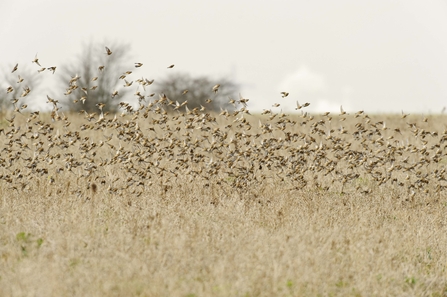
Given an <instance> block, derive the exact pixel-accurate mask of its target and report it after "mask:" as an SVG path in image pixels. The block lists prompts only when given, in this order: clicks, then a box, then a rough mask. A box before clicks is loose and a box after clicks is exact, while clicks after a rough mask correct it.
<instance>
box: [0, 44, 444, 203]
mask: <svg viewBox="0 0 447 297" xmlns="http://www.w3.org/2000/svg"><path fill="white" fill-rule="evenodd" d="M106 54H107V55H112V51H111V50H110V49H109V48H106ZM33 63H35V64H36V65H39V66H40V62H39V59H38V58H37V57H36V58H35V59H34V60H33ZM141 66H143V64H142V63H135V65H134V67H137V68H138V67H141ZM40 67H41V66H40ZM172 67H174V65H170V66H168V68H172ZM42 69H43V70H42ZM98 69H99V71H104V66H99V67H98ZM17 70H18V65H16V66H15V67H14V69H13V70H12V72H15V71H17ZM40 70H41V71H44V70H49V71H53V72H54V71H56V67H49V68H44V67H42V68H41V69H39V71H40ZM124 77H126V75H124ZM20 79H21V78H20V76H19V80H20ZM78 79H79V76H78V75H75V76H73V77H72V78H71V79H70V80H69V81H68V82H67V83H68V88H67V92H70V91H73V90H75V89H77V88H85V87H84V86H80V85H78ZM99 79H100V78H99ZM22 81H23V79H22ZM152 82H153V80H148V79H140V80H138V83H139V84H140V85H142V86H143V87H148V86H149V85H150V84H152ZM18 83H21V81H20V82H18ZM13 88H14V87H13V86H10V87H8V88H7V90H6V91H7V93H10V91H11V89H13ZM219 88H220V85H215V86H210V89H209V92H210V98H211V97H212V96H213V94H215V93H217V92H219ZM85 89H86V90H85V93H86V94H89V95H90V94H91V92H93V91H92V90H94V89H87V88H85ZM30 91H31V90H29V88H26V87H25V88H24V92H23V94H22V95H21V98H20V99H17V98H12V99H11V102H12V107H13V108H12V111H11V112H9V113H8V114H6V113H5V114H4V120H3V121H2V123H1V126H0V142H1V151H0V188H1V187H4V186H5V185H6V187H8V189H11V190H16V191H18V192H22V191H33V190H35V188H36V187H41V186H42V181H43V182H44V184H45V185H46V186H49V187H55V189H57V191H58V192H59V193H62V191H63V188H64V187H66V188H67V191H70V193H72V194H76V195H78V196H80V197H84V198H87V197H90V196H89V195H91V193H92V191H93V193H96V192H97V191H103V192H107V193H110V194H118V195H129V196H132V195H134V196H140V195H141V194H142V193H145V192H149V193H150V192H151V191H153V189H154V187H156V186H159V187H158V189H160V190H161V191H162V192H167V191H169V190H170V189H172V188H173V187H182V186H183V185H184V183H185V182H188V183H191V184H192V185H195V186H197V188H203V187H205V188H215V187H220V188H222V189H223V190H224V191H225V192H227V193H229V192H230V191H236V192H239V193H241V194H243V193H251V192H253V191H255V190H258V191H261V190H262V189H265V187H266V186H269V185H270V186H279V187H283V188H285V189H286V190H289V191H291V192H292V191H300V190H303V189H312V190H315V191H333V192H337V193H340V194H343V193H348V192H361V193H364V194H365V195H368V194H370V193H372V192H374V191H377V190H380V189H381V188H386V189H387V190H389V189H394V190H393V191H394V192H395V193H396V195H399V196H402V197H403V198H405V199H413V198H414V197H415V195H416V194H421V195H423V194H426V195H441V194H442V193H443V192H444V191H445V190H446V187H447V180H446V166H445V164H446V162H445V160H446V159H445V157H446V154H445V144H444V143H445V142H446V141H447V129H444V131H430V127H432V126H430V123H429V119H427V118H425V119H423V120H421V121H420V122H411V121H410V118H411V117H409V116H408V115H407V114H404V113H402V116H401V117H399V118H398V119H396V120H395V121H394V122H393V123H395V125H396V127H387V125H386V122H385V121H383V120H377V121H376V120H374V118H375V117H373V116H369V115H367V114H366V113H364V112H363V111H359V112H356V113H355V114H348V113H346V112H345V111H344V110H343V108H342V107H341V108H340V113H339V114H338V113H337V114H331V113H329V112H326V113H324V114H321V115H310V114H309V113H307V112H306V111H305V109H306V107H307V106H309V103H305V104H302V105H301V104H299V103H298V102H297V106H296V110H299V111H300V112H301V114H291V115H287V114H284V113H283V112H282V111H281V112H273V111H272V110H271V109H266V110H264V112H262V114H261V115H254V114H251V113H250V112H249V110H248V101H249V99H246V98H243V97H242V96H240V98H239V99H238V100H235V99H231V98H230V99H229V100H230V103H231V104H233V106H234V109H233V110H222V111H221V112H220V113H219V112H217V113H213V112H208V111H207V109H206V106H201V107H200V108H194V109H189V108H188V105H187V102H182V103H179V102H177V101H173V100H171V99H170V98H168V97H167V96H166V95H164V94H159V97H158V99H153V98H152V99H150V100H149V101H148V102H146V100H147V99H148V97H149V96H145V95H142V94H141V93H140V92H138V102H139V105H138V107H133V106H132V105H131V104H129V103H126V102H121V103H119V105H118V106H119V108H120V109H121V110H122V113H118V114H108V113H103V108H104V106H105V104H104V103H98V104H97V105H96V106H97V108H98V112H95V113H88V112H82V117H83V118H84V119H82V120H80V119H79V117H80V116H77V115H70V114H68V115H66V114H64V112H62V111H61V108H60V103H59V100H56V99H53V98H50V97H49V96H47V98H48V101H47V103H48V104H50V105H51V106H52V111H51V114H50V116H48V115H46V114H44V113H40V112H39V111H35V112H26V110H25V109H26V108H27V105H26V104H22V105H20V104H19V101H20V100H24V99H25V98H26V96H27V95H28V94H29V93H30ZM116 95H117V94H116V91H111V96H116ZM281 96H282V98H283V99H281V100H288V99H286V97H288V96H289V93H288V92H282V93H281ZM87 98H88V97H86V98H83V100H88V99H87ZM149 98H151V97H149ZM210 100H211V99H210ZM79 104H82V100H80V103H79ZM279 105H280V104H278V103H275V104H274V105H273V107H279ZM69 116H70V118H69ZM72 118H74V120H73V121H72ZM74 181H76V182H74ZM2 183H3V185H1V184H2ZM61 183H65V185H61Z"/></svg>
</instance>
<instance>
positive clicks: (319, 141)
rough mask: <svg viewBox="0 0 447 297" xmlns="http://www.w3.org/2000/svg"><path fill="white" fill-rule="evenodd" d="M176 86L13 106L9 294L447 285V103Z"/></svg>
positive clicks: (6, 138)
mask: <svg viewBox="0 0 447 297" xmlns="http://www.w3.org/2000/svg"><path fill="white" fill-rule="evenodd" d="M163 101H166V100H163V99H162V98H160V99H159V100H157V101H155V102H153V103H151V104H149V105H148V106H143V105H142V106H141V108H140V110H139V111H135V110H133V111H132V110H130V109H128V111H129V112H124V113H123V114H121V115H120V114H118V115H117V116H116V117H115V116H113V115H105V116H104V117H98V116H97V115H96V116H95V118H91V119H90V121H89V120H88V119H86V118H88V117H90V115H86V116H85V117H84V115H81V116H80V115H76V114H69V115H65V114H63V113H60V112H59V113H58V112H57V109H56V108H55V112H54V113H53V115H52V118H53V120H51V119H50V115H49V114H37V113H33V114H25V113H23V114H21V113H18V112H15V113H11V114H6V115H4V117H2V119H3V120H2V122H1V123H0V129H1V132H0V142H1V143H2V151H1V154H0V194H1V195H0V197H1V199H0V295H1V296H317V295H320V296H447V269H446V268H447V267H446V266H447V257H446V255H447V220H446V213H447V196H446V193H447V192H446V188H445V187H446V185H447V181H446V179H445V168H446V164H447V162H446V152H445V143H444V142H445V140H446V139H447V125H446V124H445V123H446V118H445V117H444V116H430V117H428V118H426V119H424V118H423V117H422V116H421V117H420V116H411V115H410V116H367V115H365V114H364V113H357V114H350V115H346V114H340V115H339V114H335V115H332V114H329V115H326V116H323V115H318V116H315V117H311V116H309V115H305V114H303V115H302V116H299V115H284V114H281V113H280V114H273V115H272V114H266V115H257V116H255V115H250V114H248V113H247V112H246V109H245V107H244V104H241V105H240V106H239V107H240V109H238V110H237V111H236V112H228V113H225V112H222V113H221V114H220V115H219V114H212V113H206V111H199V110H186V109H184V108H183V107H182V108H181V109H179V112H174V113H165V112H164V109H163V105H165V104H169V102H163ZM55 106H56V103H55ZM91 117H93V115H91Z"/></svg>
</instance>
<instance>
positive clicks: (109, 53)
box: [106, 46, 112, 56]
mask: <svg viewBox="0 0 447 297" xmlns="http://www.w3.org/2000/svg"><path fill="white" fill-rule="evenodd" d="M106 54H107V55H108V56H110V55H111V54H112V51H111V50H110V48H108V47H107V46H106Z"/></svg>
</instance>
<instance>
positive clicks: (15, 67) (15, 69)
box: [11, 63, 19, 73]
mask: <svg viewBox="0 0 447 297" xmlns="http://www.w3.org/2000/svg"><path fill="white" fill-rule="evenodd" d="M18 68H19V63H17V64H16V66H14V68H13V69H12V71H11V73H13V72H14V71H17V69H18Z"/></svg>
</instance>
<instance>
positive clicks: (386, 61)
mask: <svg viewBox="0 0 447 297" xmlns="http://www.w3.org/2000/svg"><path fill="white" fill-rule="evenodd" d="M0 36H1V38H2V40H1V42H0V67H1V71H2V72H1V73H0V88H1V89H0V92H1V93H2V94H1V96H3V98H7V100H10V99H13V97H11V96H9V97H5V96H6V95H7V88H8V87H9V86H13V87H16V85H14V84H16V82H15V80H17V79H18V75H20V74H21V75H22V77H25V73H27V74H28V75H27V77H26V79H28V84H32V82H31V81H32V80H33V81H34V85H33V88H32V89H33V91H32V92H31V93H30V95H29V97H28V99H27V100H29V102H28V103H29V104H28V105H32V106H33V107H34V106H40V107H42V108H51V106H48V104H46V103H45V102H46V101H47V97H46V95H49V96H50V97H51V98H55V99H57V100H59V101H63V100H65V99H64V98H65V97H66V96H67V95H64V89H66V88H67V85H68V81H69V80H70V79H71V77H72V76H74V75H75V74H76V73H73V72H75V71H78V70H77V69H75V68H76V66H74V65H77V64H76V63H78V62H79V61H80V60H81V58H82V57H83V55H84V57H85V55H86V53H87V52H88V51H87V50H86V49H89V50H91V52H92V53H93V55H95V54H96V55H99V56H101V57H102V56H107V55H106V50H105V46H108V47H109V48H110V49H111V50H112V51H113V52H115V50H114V48H119V49H120V51H121V50H124V51H125V53H123V54H122V55H121V58H122V59H121V61H120V63H121V64H120V65H121V66H122V69H127V70H131V71H132V72H133V73H132V74H130V75H128V78H127V80H128V82H130V81H131V80H136V79H138V78H142V77H145V78H148V79H154V83H153V85H152V86H151V87H153V88H154V90H157V83H158V82H160V81H163V80H166V79H167V77H169V75H172V74H174V75H179V74H184V75H190V76H192V77H201V78H209V80H210V83H214V82H215V81H219V79H225V80H227V81H230V82H232V83H234V84H237V85H238V86H239V89H238V91H237V93H239V92H240V93H241V95H242V96H243V97H244V98H249V99H250V101H249V105H248V108H249V110H250V111H262V110H263V109H273V110H274V111H279V110H281V109H282V110H283V111H284V112H292V111H294V109H295V107H296V101H297V100H298V101H299V102H300V104H303V103H305V102H310V103H311V105H310V106H309V109H308V111H310V112H324V111H338V110H339V108H340V105H343V108H344V110H346V111H348V112H355V111H358V110H364V111H365V112H368V113H378V112H382V113H401V112H402V110H403V111H404V112H405V113H427V114H429V113H441V112H442V111H443V108H444V107H445V106H447V2H446V1H445V0H427V1H414V0H402V1H397V0H374V1H356V0H338V1H330V0H316V1H304V0H300V1H281V0H276V1H253V0H251V1H248V0H247V1H241V0H238V1H235V0H227V1H204V0H190V1H180V0H164V1H132V0H130V1H125V2H124V1H119V2H118V1H99V0H96V1H86V0H77V1H73V2H66V1H57V0H46V1H20V0H19V1H2V2H1V3H0ZM36 54H37V57H38V59H39V63H40V64H41V65H42V68H44V67H46V68H49V67H53V66H56V67H57V69H56V71H54V74H53V71H51V70H49V69H46V70H44V71H42V72H38V71H37V70H40V69H41V67H39V66H38V65H37V64H36V63H31V61H33V60H34V59H35V57H36ZM98 59H99V58H98ZM92 61H93V60H92ZM95 61H96V60H95ZM136 62H138V63H143V66H141V67H138V68H135V63H136ZM17 63H18V64H19V69H18V70H17V71H16V72H14V73H11V71H12V69H13V67H14V66H15V65H16V64H17ZM87 63H88V60H87ZM97 63H100V61H97ZM172 64H174V65H175V67H174V68H167V67H168V66H169V65H172ZM78 65H80V64H78ZM97 66H98V65H94V67H95V69H96V68H97ZM20 71H22V72H20ZM70 71H72V72H70ZM79 71H81V70H79ZM120 71H121V70H120ZM120 74H121V73H116V76H117V78H116V79H118V77H119V75H120ZM79 75H80V76H82V75H81V74H79ZM92 76H94V75H92ZM33 77H34V78H33ZM10 80H13V81H11V82H10ZM63 81H66V82H67V85H64V86H62V87H61V84H63V83H62V82H63ZM24 83H26V82H24ZM37 83H38V85H39V87H38V89H37ZM117 86H120V88H123V84H122V83H121V81H120V82H119V84H117ZM211 87H212V86H210V88H211ZM112 88H116V86H112ZM138 88H140V86H138V85H137V84H134V85H132V86H129V89H130V91H129V95H128V96H130V97H129V98H132V100H134V99H135V98H134V96H132V94H133V93H134V92H138V90H139V89H138ZM148 88H149V87H148ZM15 89H20V93H22V92H23V87H21V88H18V87H17V88H15ZM140 89H141V88H140ZM34 90H35V91H34ZM141 91H142V89H141ZM146 91H147V90H146ZM281 92H288V93H289V95H288V96H287V97H285V98H283V97H282V96H281V94H280V93H281ZM120 94H123V95H121V96H122V98H120V100H123V101H126V98H125V95H124V94H125V93H124V92H120ZM31 95H32V96H31ZM64 96H65V97H64ZM237 96H239V95H237ZM10 97H11V98H10ZM236 99H238V98H236ZM130 100H131V99H129V100H127V101H130ZM275 103H279V104H280V107H276V108H274V107H272V105H273V104H275Z"/></svg>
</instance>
